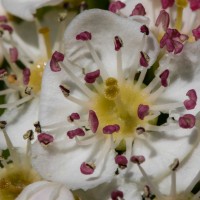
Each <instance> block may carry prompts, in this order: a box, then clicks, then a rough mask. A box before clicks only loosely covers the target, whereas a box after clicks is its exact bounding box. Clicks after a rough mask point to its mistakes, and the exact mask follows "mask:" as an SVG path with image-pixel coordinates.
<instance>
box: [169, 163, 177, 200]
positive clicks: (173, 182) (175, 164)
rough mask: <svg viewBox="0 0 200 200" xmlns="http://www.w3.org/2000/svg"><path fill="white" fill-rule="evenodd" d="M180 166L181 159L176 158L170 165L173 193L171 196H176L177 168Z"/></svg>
mask: <svg viewBox="0 0 200 200" xmlns="http://www.w3.org/2000/svg"><path fill="white" fill-rule="evenodd" d="M178 166H179V160H178V159H175V160H174V162H173V163H172V164H171V165H170V169H171V170H172V172H171V194H170V196H172V197H175V196H176V169H177V168H178Z"/></svg>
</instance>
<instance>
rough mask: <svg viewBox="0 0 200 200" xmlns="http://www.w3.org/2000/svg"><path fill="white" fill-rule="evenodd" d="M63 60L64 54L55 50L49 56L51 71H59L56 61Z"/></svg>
mask: <svg viewBox="0 0 200 200" xmlns="http://www.w3.org/2000/svg"><path fill="white" fill-rule="evenodd" d="M63 60H64V54H62V53H60V52H58V51H55V52H54V53H53V55H52V57H51V60H50V68H51V70H52V71H53V72H59V71H61V68H60V66H59V64H58V62H63Z"/></svg>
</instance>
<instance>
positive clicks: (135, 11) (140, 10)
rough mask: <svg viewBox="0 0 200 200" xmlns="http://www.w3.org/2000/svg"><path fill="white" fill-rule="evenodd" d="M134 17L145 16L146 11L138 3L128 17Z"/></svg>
mask: <svg viewBox="0 0 200 200" xmlns="http://www.w3.org/2000/svg"><path fill="white" fill-rule="evenodd" d="M135 15H141V16H145V15H146V11H145V9H144V6H143V5H142V4H141V3H138V4H137V5H136V6H135V8H134V9H133V11H132V13H131V15H130V16H135Z"/></svg>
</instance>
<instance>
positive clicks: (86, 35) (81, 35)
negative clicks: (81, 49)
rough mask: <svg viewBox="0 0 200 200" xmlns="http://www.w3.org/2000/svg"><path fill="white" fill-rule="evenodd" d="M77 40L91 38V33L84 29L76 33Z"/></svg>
mask: <svg viewBox="0 0 200 200" xmlns="http://www.w3.org/2000/svg"><path fill="white" fill-rule="evenodd" d="M76 39H77V40H82V41H88V40H91V39H92V34H91V33H90V32H88V31H84V32H81V33H79V34H78V35H76Z"/></svg>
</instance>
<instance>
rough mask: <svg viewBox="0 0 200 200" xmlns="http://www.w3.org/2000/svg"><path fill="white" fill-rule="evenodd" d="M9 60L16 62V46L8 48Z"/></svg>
mask: <svg viewBox="0 0 200 200" xmlns="http://www.w3.org/2000/svg"><path fill="white" fill-rule="evenodd" d="M9 53H10V60H11V62H16V61H17V59H18V50H17V48H16V47H14V48H10V49H9Z"/></svg>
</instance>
